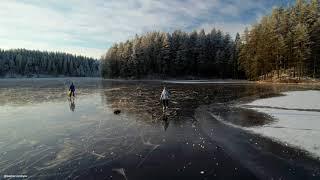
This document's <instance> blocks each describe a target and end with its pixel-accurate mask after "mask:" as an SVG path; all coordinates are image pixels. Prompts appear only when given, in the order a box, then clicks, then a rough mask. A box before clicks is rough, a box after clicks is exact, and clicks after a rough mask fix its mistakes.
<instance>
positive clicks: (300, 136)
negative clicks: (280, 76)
mask: <svg viewBox="0 0 320 180" xmlns="http://www.w3.org/2000/svg"><path fill="white" fill-rule="evenodd" d="M284 95H285V96H281V97H274V98H267V99H261V100H256V101H254V102H252V103H249V104H246V105H245V107H248V108H250V109H254V110H256V111H258V112H263V113H266V114H269V115H271V116H273V117H274V118H275V119H276V121H275V122H274V123H272V124H268V125H264V126H261V127H255V128H247V129H249V130H252V131H253V132H255V133H258V134H261V135H264V136H267V137H271V138H273V139H276V140H279V141H281V142H283V143H285V144H290V145H292V146H296V147H299V148H301V149H304V150H307V151H309V152H310V153H311V154H313V155H315V156H318V157H320V141H319V139H320V91H294V92H287V93H284Z"/></svg>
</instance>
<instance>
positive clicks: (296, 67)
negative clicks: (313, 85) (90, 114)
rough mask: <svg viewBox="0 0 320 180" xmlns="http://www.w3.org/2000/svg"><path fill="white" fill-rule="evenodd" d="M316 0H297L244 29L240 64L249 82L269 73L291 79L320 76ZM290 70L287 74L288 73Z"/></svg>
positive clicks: (319, 13) (319, 16) (319, 12)
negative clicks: (287, 75) (284, 74)
mask: <svg viewBox="0 0 320 180" xmlns="http://www.w3.org/2000/svg"><path fill="white" fill-rule="evenodd" d="M319 5H320V4H319V0H311V1H305V0H297V1H296V3H295V5H293V6H291V7H288V8H281V7H280V8H274V9H273V11H272V13H271V14H270V15H267V16H264V17H263V18H262V19H261V21H260V22H259V23H257V24H255V25H253V26H252V28H251V29H250V30H248V29H246V30H245V32H244V35H243V36H242V41H241V42H242V43H241V45H240V53H239V63H240V66H241V68H242V69H243V70H244V71H245V72H246V75H247V77H248V78H249V79H266V78H268V77H267V75H268V74H270V73H271V72H272V73H273V74H274V75H273V76H278V78H279V76H280V78H281V74H282V73H284V72H287V73H288V72H289V73H288V74H289V75H290V76H292V77H299V78H300V77H304V76H313V77H319V76H320V6H319ZM288 70H289V71H288Z"/></svg>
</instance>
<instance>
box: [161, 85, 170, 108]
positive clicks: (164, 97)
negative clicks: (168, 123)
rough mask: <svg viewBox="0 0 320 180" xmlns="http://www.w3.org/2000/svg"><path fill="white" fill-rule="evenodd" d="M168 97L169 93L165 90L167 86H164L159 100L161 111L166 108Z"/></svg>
mask: <svg viewBox="0 0 320 180" xmlns="http://www.w3.org/2000/svg"><path fill="white" fill-rule="evenodd" d="M169 99H170V93H169V91H168V90H167V88H166V87H164V88H163V90H162V93H161V96H160V101H161V104H162V109H163V111H165V110H166V109H168V105H169Z"/></svg>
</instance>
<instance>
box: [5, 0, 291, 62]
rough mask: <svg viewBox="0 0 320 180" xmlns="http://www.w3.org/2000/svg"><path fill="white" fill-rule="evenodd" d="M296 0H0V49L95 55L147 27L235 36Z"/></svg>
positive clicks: (96, 56)
mask: <svg viewBox="0 0 320 180" xmlns="http://www.w3.org/2000/svg"><path fill="white" fill-rule="evenodd" d="M293 2H294V0H126V1H124V0H1V1H0V9H1V10H0V17H1V18H0V48H2V49H10V48H26V49H39V50H49V51H63V52H68V53H73V54H79V55H85V56H90V57H95V58H99V57H100V56H101V55H102V54H103V53H105V52H106V51H107V49H108V48H109V47H110V46H111V45H112V44H113V43H115V42H120V41H124V40H126V39H128V38H132V37H133V36H134V35H135V34H142V33H144V32H146V31H152V30H158V31H170V32H171V31H173V30H175V29H182V30H185V31H192V30H200V29H202V28H203V29H205V30H206V31H209V30H210V29H212V28H213V27H215V28H218V29H221V30H223V31H225V32H228V33H230V34H231V35H234V34H235V33H236V32H240V33H241V32H242V31H243V30H244V28H245V27H249V26H250V24H252V23H254V22H257V21H258V20H259V19H260V18H261V17H262V16H263V15H265V14H268V13H270V11H271V9H272V8H273V7H275V6H287V5H288V4H292V3H293Z"/></svg>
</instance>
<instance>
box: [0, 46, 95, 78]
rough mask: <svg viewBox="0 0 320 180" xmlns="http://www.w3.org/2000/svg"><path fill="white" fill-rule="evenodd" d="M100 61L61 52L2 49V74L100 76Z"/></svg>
mask: <svg viewBox="0 0 320 180" xmlns="http://www.w3.org/2000/svg"><path fill="white" fill-rule="evenodd" d="M99 64H100V63H99V61H97V60H95V59H93V58H88V57H84V56H76V55H71V54H66V53H60V52H47V51H44V52H41V51H35V50H26V49H11V50H2V49H0V76H2V77H17V76H18V77H19V76H23V77H39V76H61V75H62V76H79V77H85V76H99V75H100V71H99Z"/></svg>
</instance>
